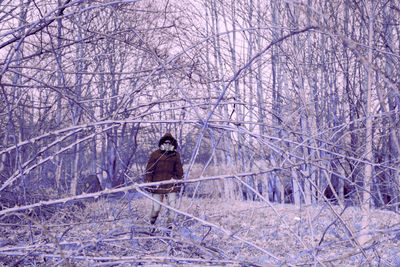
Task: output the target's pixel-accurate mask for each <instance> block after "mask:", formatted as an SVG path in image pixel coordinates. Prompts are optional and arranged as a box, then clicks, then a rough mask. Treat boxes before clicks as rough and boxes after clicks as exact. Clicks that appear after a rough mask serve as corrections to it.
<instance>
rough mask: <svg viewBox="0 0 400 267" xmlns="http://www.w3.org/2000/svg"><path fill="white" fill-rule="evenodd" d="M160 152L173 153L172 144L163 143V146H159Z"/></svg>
mask: <svg viewBox="0 0 400 267" xmlns="http://www.w3.org/2000/svg"><path fill="white" fill-rule="evenodd" d="M161 150H165V151H173V150H174V146H173V145H172V144H168V143H164V144H162V145H161Z"/></svg>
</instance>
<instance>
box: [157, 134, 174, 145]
mask: <svg viewBox="0 0 400 267" xmlns="http://www.w3.org/2000/svg"><path fill="white" fill-rule="evenodd" d="M167 140H169V141H171V144H172V145H173V146H174V149H176V148H177V147H178V142H177V141H176V139H175V138H174V137H173V136H172V134H170V133H166V134H164V136H163V137H161V139H160V141H158V147H160V146H161V145H162V144H164V142H165V141H167Z"/></svg>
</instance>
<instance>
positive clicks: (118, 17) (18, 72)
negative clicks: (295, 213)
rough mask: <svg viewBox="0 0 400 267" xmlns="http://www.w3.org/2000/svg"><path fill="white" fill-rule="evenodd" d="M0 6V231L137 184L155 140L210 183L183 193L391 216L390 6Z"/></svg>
mask: <svg viewBox="0 0 400 267" xmlns="http://www.w3.org/2000/svg"><path fill="white" fill-rule="evenodd" d="M0 2H1V7H0V14H1V22H0V48H1V50H0V51H1V52H0V60H1V62H0V71H1V73H0V87H1V88H0V89H1V93H0V102H1V105H0V140H1V142H0V159H1V161H0V182H1V187H0V191H1V204H2V207H1V208H2V216H4V215H9V214H10V213H11V212H12V209H10V208H12V207H14V206H15V205H17V206H19V207H22V208H21V210H23V209H24V208H23V207H24V206H25V207H27V208H28V207H29V205H35V203H39V201H43V200H49V199H53V200H57V199H60V198H65V197H66V198H68V199H74V197H73V196H74V195H76V191H77V185H78V187H79V185H80V184H82V181H84V179H85V177H88V176H90V175H92V174H96V175H97V177H98V178H99V182H100V185H101V188H102V189H106V188H121V187H123V186H129V185H131V184H132V183H134V182H136V183H140V182H142V181H143V180H142V178H143V173H144V169H143V168H144V166H145V163H146V161H147V157H148V155H149V153H150V152H151V151H152V150H153V149H155V148H156V146H157V143H158V139H159V138H160V137H161V136H162V135H163V134H164V133H165V132H171V133H172V134H173V135H174V136H176V137H177V139H178V141H179V150H180V152H181V154H182V157H183V160H184V166H185V171H186V175H185V179H191V178H198V177H199V176H210V177H213V176H218V177H220V179H217V180H213V182H211V183H212V185H210V182H207V183H205V182H198V183H195V184H193V183H191V185H188V190H187V192H188V194H189V193H190V194H191V195H194V196H196V195H201V196H203V195H208V196H211V197H213V198H222V199H226V200H229V199H231V200H233V199H235V200H260V199H261V198H262V199H263V201H271V202H279V203H293V204H296V205H302V204H306V205H312V204H318V203H325V202H326V201H330V202H332V203H334V204H338V205H339V206H340V207H342V208H343V207H345V206H346V205H355V206H360V207H361V208H362V210H363V214H365V216H364V217H363V218H362V219H363V225H364V226H365V227H363V229H364V230H363V231H367V230H365V229H368V227H367V226H368V218H369V216H368V214H369V212H370V209H371V208H385V209H389V210H392V211H393V212H397V211H398V209H399V203H400V198H399V196H400V195H399V194H400V184H399V183H400V167H399V159H400V132H399V129H400V127H399V124H400V112H399V108H400V94H399V88H400V82H399V79H400V69H399V66H400V62H399V59H400V43H399V40H400V25H399V21H400V5H399V3H398V1H395V0H388V1H373V0H365V1H347V0H334V1H331V0H326V1H318V3H314V2H313V1H303V2H304V3H300V2H297V1H290V0H283V1H261V0H246V1H225V0H209V1H155V0H153V1H151V0H143V1H137V0H136V1H134V0H131V1H129V0H125V1H114V2H110V1H102V0H99V1H71V0H58V1H50V2H49V1H43V0H40V1H32V0H19V1H11V0H4V1H0ZM306 2H307V3H306ZM239 174H240V175H239ZM244 174H245V175H244ZM235 175H239V176H240V177H241V180H240V181H239V180H237V179H230V178H225V177H233V176H235ZM90 177H92V176H90ZM83 184H84V182H83ZM81 191H82V190H81V189H79V188H78V193H80V192H81ZM49 204H51V201H50V202H49ZM39 206H40V205H39Z"/></svg>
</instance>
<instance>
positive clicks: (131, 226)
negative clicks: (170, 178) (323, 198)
mask: <svg viewBox="0 0 400 267" xmlns="http://www.w3.org/2000/svg"><path fill="white" fill-rule="evenodd" d="M150 210H151V200H149V199H147V198H131V199H127V198H120V199H118V198H114V199H108V200H106V199H99V200H97V201H86V202H85V205H84V206H82V205H80V206H78V205H75V204H74V205H68V204H65V205H63V206H58V207H56V208H54V207H53V208H52V209H51V208H50V207H48V208H47V209H45V207H42V211H41V215H40V214H39V215H40V216H38V215H37V216H36V217H35V216H31V217H29V218H30V219H29V220H28V217H26V216H27V215H22V214H21V215H20V216H19V218H20V219H21V218H25V219H24V221H25V224H21V223H18V224H12V223H5V224H3V226H6V227H0V236H1V241H0V265H1V264H3V265H5V266H20V265H21V266H137V265H141V266H182V265H184V266H367V265H368V264H369V265H371V266H400V215H398V214H396V213H394V212H390V211H382V210H376V211H374V212H373V214H372V218H371V227H370V230H371V231H370V233H369V235H368V239H369V241H368V242H367V243H366V244H364V245H363V246H362V249H360V248H361V247H360V246H359V245H358V243H357V241H356V239H354V238H353V237H355V236H357V235H358V234H359V232H360V222H361V214H360V209H359V208H356V207H348V208H347V209H345V210H344V211H343V210H341V209H340V208H339V207H338V206H329V205H318V206H312V207H304V206H303V207H296V206H294V205H289V204H273V205H272V206H271V205H268V204H266V203H262V202H258V201H255V202H241V201H224V200H221V199H190V198H182V200H181V202H180V210H181V211H183V212H185V213H187V216H184V215H179V216H178V218H177V220H176V223H175V226H174V227H173V229H172V231H171V230H169V229H168V228H166V227H165V226H166V224H165V217H166V216H165V210H166V209H165V208H163V209H162V212H161V214H160V217H159V220H158V221H157V222H156V224H155V227H156V228H155V230H154V232H152V228H151V226H150V225H149V223H148V219H149V213H150ZM338 215H339V216H338Z"/></svg>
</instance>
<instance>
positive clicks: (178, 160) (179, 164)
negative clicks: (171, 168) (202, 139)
mask: <svg viewBox="0 0 400 267" xmlns="http://www.w3.org/2000/svg"><path fill="white" fill-rule="evenodd" d="M175 173H176V179H183V168H182V161H181V156H180V155H179V153H178V152H176V162H175Z"/></svg>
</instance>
